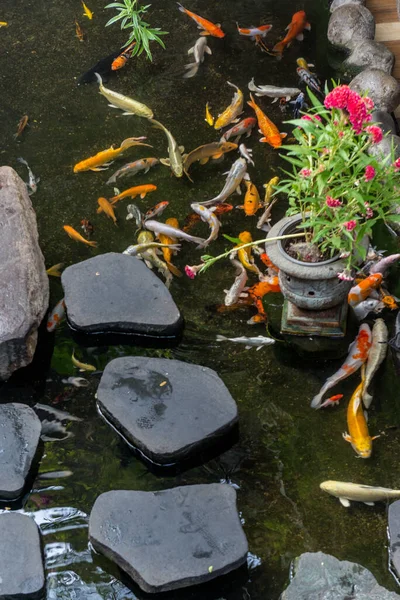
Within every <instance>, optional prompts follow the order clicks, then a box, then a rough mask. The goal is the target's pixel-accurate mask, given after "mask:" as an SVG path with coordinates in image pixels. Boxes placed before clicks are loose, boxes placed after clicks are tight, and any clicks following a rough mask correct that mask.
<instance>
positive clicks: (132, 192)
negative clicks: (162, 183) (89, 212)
mask: <svg viewBox="0 0 400 600" xmlns="http://www.w3.org/2000/svg"><path fill="white" fill-rule="evenodd" d="M156 189H157V186H156V185H153V184H152V183H147V184H145V185H135V186H134V187H131V188H128V189H127V190H124V191H123V192H121V193H120V194H118V195H117V196H113V197H112V198H110V202H111V204H115V203H116V202H119V201H120V200H123V199H124V198H136V196H140V197H141V198H142V199H143V198H146V194H150V193H151V192H155V191H156ZM97 210H99V209H97Z"/></svg>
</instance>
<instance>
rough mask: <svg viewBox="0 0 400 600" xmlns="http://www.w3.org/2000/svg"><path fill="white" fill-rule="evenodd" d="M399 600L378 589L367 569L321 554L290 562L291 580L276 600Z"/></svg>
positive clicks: (302, 556) (392, 594)
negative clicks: (291, 568) (292, 574)
mask: <svg viewBox="0 0 400 600" xmlns="http://www.w3.org/2000/svg"><path fill="white" fill-rule="evenodd" d="M345 599H349V600H350V599H351V600H400V596H399V595H398V594H395V593H394V592H388V590H386V589H385V588H383V587H381V586H380V585H379V584H378V582H377V581H376V579H375V577H374V576H373V575H372V573H371V572H370V571H368V569H365V568H364V567H362V566H361V565H358V564H357V563H352V562H349V561H347V560H343V561H340V560H338V559H337V558H335V557H334V556H331V555H329V554H324V553H323V552H315V553H312V552H306V553H305V554H302V555H301V556H299V558H296V560H295V561H294V576H293V578H292V579H291V582H290V584H289V586H288V587H287V588H286V590H285V591H284V592H283V593H282V595H281V598H280V600H345Z"/></svg>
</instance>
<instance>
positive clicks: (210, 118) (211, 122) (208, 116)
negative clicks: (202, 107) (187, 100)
mask: <svg viewBox="0 0 400 600" xmlns="http://www.w3.org/2000/svg"><path fill="white" fill-rule="evenodd" d="M204 120H205V121H206V122H207V123H208V125H210V127H212V126H213V125H214V117H213V116H212V114H211V113H210V109H209V106H208V102H207V104H206V117H205V119H204Z"/></svg>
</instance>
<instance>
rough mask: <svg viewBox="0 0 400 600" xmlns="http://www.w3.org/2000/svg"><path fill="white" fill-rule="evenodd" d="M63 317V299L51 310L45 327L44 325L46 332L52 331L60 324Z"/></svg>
mask: <svg viewBox="0 0 400 600" xmlns="http://www.w3.org/2000/svg"><path fill="white" fill-rule="evenodd" d="M64 317H65V302H64V298H62V299H61V300H60V301H59V302H57V304H56V305H55V307H54V308H53V310H52V311H51V313H50V315H49V317H48V319H47V325H46V329H47V331H50V332H51V331H54V330H55V328H56V327H57V326H58V325H59V324H60V322H61V321H62V320H63V318H64Z"/></svg>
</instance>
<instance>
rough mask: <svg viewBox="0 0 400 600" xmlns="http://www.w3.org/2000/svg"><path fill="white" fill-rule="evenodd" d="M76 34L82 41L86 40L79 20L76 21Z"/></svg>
mask: <svg viewBox="0 0 400 600" xmlns="http://www.w3.org/2000/svg"><path fill="white" fill-rule="evenodd" d="M75 34H76V37H77V38H78V40H79V41H80V42H83V41H84V40H85V34H84V32H83V29H82V27H81V26H80V25H79V23H78V21H75Z"/></svg>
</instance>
